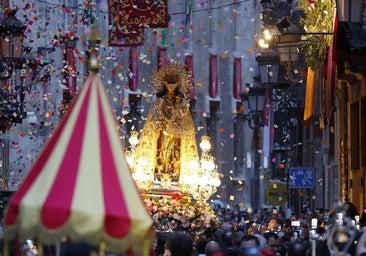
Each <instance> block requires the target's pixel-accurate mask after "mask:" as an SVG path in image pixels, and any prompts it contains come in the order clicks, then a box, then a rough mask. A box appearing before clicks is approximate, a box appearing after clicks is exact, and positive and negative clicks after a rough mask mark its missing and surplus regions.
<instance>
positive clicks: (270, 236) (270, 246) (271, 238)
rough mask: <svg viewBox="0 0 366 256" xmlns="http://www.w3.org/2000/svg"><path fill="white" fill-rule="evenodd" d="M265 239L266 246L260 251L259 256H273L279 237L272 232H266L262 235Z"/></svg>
mask: <svg viewBox="0 0 366 256" xmlns="http://www.w3.org/2000/svg"><path fill="white" fill-rule="evenodd" d="M263 236H264V238H265V239H266V245H265V246H264V248H263V249H262V250H261V256H275V255H276V254H277V248H278V243H279V237H278V235H277V234H276V233H274V232H267V233H264V234H263Z"/></svg>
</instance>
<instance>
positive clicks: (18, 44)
mask: <svg viewBox="0 0 366 256" xmlns="http://www.w3.org/2000/svg"><path fill="white" fill-rule="evenodd" d="M16 12H17V10H9V11H8V13H7V16H6V18H5V19H3V20H2V21H1V23H0V47H1V63H0V78H2V79H9V78H10V76H11V75H12V72H13V67H14V65H15V64H16V62H17V61H19V60H20V58H21V57H22V53H23V39H24V31H25V29H26V26H25V25H24V24H23V23H22V22H21V21H19V20H18V19H17V18H16V17H15V14H16Z"/></svg>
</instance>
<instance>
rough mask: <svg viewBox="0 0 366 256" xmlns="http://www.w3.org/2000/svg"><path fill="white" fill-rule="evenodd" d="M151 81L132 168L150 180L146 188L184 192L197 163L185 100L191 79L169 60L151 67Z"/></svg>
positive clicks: (192, 127)
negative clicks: (151, 95) (149, 103)
mask: <svg viewBox="0 0 366 256" xmlns="http://www.w3.org/2000/svg"><path fill="white" fill-rule="evenodd" d="M151 81H152V84H151V88H152V89H153V91H154V93H155V95H156V99H155V101H154V104H153V105H152V108H151V109H150V111H149V113H148V115H147V119H146V121H145V125H144V128H143V129H142V131H141V133H140V137H139V143H138V145H137V146H136V151H135V152H136V154H138V155H137V156H136V157H137V158H136V159H135V161H136V162H135V163H136V164H135V170H132V172H134V174H135V175H137V176H139V177H146V178H145V180H146V183H148V182H150V184H144V186H143V187H145V189H146V190H148V189H155V190H159V189H161V190H180V191H183V192H184V190H185V189H186V188H187V187H186V186H187V185H189V182H190V180H189V179H190V177H193V173H194V172H195V171H197V169H198V166H199V156H198V151H197V143H196V137H195V128H194V124H193V119H192V116H191V112H190V104H189V101H190V100H189V92H190V89H191V84H192V79H191V77H190V75H189V74H188V73H187V72H186V70H185V69H184V67H182V66H180V65H179V64H178V63H171V64H170V65H168V66H166V67H162V68H160V69H159V70H157V71H155V72H154V74H153V76H152V77H151ZM140 180H143V179H140ZM152 181H153V182H152ZM140 187H141V186H140Z"/></svg>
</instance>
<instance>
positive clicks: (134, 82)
mask: <svg viewBox="0 0 366 256" xmlns="http://www.w3.org/2000/svg"><path fill="white" fill-rule="evenodd" d="M137 54H138V53H137V47H135V46H134V47H131V48H130V59H129V60H128V61H129V68H130V72H131V74H130V75H129V78H128V84H129V88H130V90H131V91H133V92H135V91H137V89H138V84H139V83H138V82H139V67H138V63H137Z"/></svg>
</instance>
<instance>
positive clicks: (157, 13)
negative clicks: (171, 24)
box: [108, 0, 168, 46]
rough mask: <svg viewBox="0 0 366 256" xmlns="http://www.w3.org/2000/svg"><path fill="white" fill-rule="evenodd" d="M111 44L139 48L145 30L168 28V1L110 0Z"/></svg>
mask: <svg viewBox="0 0 366 256" xmlns="http://www.w3.org/2000/svg"><path fill="white" fill-rule="evenodd" d="M108 8H109V24H110V26H111V28H110V30H109V44H110V45H111V46H133V45H134V46H138V45H141V44H142V43H143V31H144V28H158V27H167V26H168V6H167V0H159V1H152V0H146V1H141V0H122V1H121V0H109V1H108Z"/></svg>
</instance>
